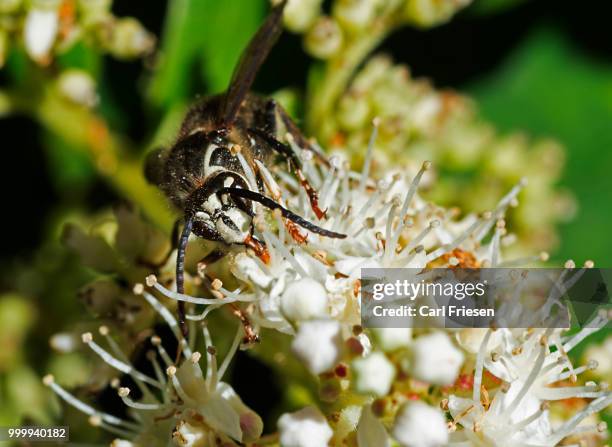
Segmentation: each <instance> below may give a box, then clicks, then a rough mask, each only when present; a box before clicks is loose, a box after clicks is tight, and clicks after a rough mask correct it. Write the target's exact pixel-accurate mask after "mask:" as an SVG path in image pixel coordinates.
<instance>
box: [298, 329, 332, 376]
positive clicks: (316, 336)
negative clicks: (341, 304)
mask: <svg viewBox="0 0 612 447" xmlns="http://www.w3.org/2000/svg"><path fill="white" fill-rule="evenodd" d="M291 348H292V349H293V352H294V353H295V355H296V356H297V357H298V358H299V359H300V360H301V361H302V362H303V363H304V364H305V365H306V367H307V368H308V370H309V371H310V372H311V373H313V374H320V373H322V372H325V371H327V370H329V369H331V368H332V367H333V366H334V365H336V363H338V362H339V361H340V358H341V354H342V338H341V336H340V325H339V324H338V322H337V321H334V320H312V321H305V322H303V323H302V324H301V325H300V328H299V330H298V332H297V334H296V336H295V338H294V339H293V343H292V344H291Z"/></svg>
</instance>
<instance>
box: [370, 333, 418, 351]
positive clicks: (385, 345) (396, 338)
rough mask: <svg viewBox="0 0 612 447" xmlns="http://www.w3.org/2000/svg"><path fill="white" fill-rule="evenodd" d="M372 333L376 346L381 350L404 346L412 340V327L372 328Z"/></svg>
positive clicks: (392, 349) (391, 349)
mask: <svg viewBox="0 0 612 447" xmlns="http://www.w3.org/2000/svg"><path fill="white" fill-rule="evenodd" d="M372 333H373V334H374V338H375V340H376V342H377V343H376V344H377V346H379V347H380V348H381V349H382V350H383V351H394V350H396V349H399V348H405V347H408V346H409V345H410V343H411V342H412V328H409V327H406V328H404V327H401V328H399V327H398V328H373V329H372Z"/></svg>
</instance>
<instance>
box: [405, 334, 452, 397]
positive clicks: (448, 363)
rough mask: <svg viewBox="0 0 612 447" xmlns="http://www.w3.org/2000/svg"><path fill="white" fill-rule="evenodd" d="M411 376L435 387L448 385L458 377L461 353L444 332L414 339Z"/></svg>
mask: <svg viewBox="0 0 612 447" xmlns="http://www.w3.org/2000/svg"><path fill="white" fill-rule="evenodd" d="M412 353H413V362H412V363H413V365H414V366H413V370H412V373H413V375H414V376H415V377H416V378H417V379H419V380H423V381H425V382H429V383H433V384H436V385H450V384H452V383H453V382H454V381H455V380H456V379H457V376H458V375H459V370H460V368H461V365H462V364H463V358H464V355H463V353H462V352H461V351H460V350H459V349H457V348H456V347H455V345H453V343H452V342H451V340H450V338H449V337H448V335H447V334H446V333H444V332H433V333H431V334H427V335H423V336H421V337H418V338H416V339H415V341H414V343H413V347H412Z"/></svg>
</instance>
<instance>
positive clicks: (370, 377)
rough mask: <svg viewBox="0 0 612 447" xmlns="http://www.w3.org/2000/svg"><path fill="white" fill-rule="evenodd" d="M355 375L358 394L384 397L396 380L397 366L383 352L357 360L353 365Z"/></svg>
mask: <svg viewBox="0 0 612 447" xmlns="http://www.w3.org/2000/svg"><path fill="white" fill-rule="evenodd" d="M352 366H353V372H354V374H355V378H354V386H355V390H356V391H357V392H358V393H373V394H375V395H377V396H384V395H385V394H387V393H388V392H389V390H390V389H391V385H392V384H393V379H394V378H395V366H393V364H392V363H391V362H390V361H389V360H388V359H387V357H386V356H385V355H384V354H383V353H381V352H373V353H371V354H370V355H368V356H367V357H363V358H357V359H355V360H353V363H352Z"/></svg>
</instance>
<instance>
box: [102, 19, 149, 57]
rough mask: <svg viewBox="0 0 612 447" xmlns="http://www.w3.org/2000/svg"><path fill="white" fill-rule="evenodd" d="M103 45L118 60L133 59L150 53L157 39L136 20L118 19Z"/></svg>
mask: <svg viewBox="0 0 612 447" xmlns="http://www.w3.org/2000/svg"><path fill="white" fill-rule="evenodd" d="M105 37H106V38H105V39H104V40H105V41H104V42H103V44H104V45H105V46H106V48H107V50H108V51H109V52H111V53H112V54H113V55H114V56H116V57H118V58H124V59H131V58H135V57H139V56H142V55H144V54H147V53H149V52H150V51H151V50H152V49H153V46H154V44H155V38H154V37H153V35H152V34H150V33H149V32H147V30H145V29H144V27H143V26H142V25H141V24H140V22H138V21H137V20H136V19H133V18H130V17H127V18H122V19H117V21H116V22H115V23H114V24H113V27H112V30H111V32H110V34H109V35H107V36H105Z"/></svg>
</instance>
